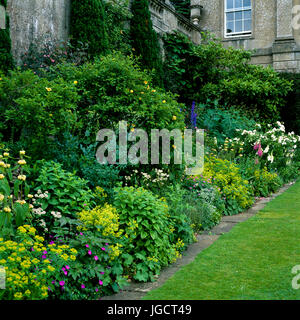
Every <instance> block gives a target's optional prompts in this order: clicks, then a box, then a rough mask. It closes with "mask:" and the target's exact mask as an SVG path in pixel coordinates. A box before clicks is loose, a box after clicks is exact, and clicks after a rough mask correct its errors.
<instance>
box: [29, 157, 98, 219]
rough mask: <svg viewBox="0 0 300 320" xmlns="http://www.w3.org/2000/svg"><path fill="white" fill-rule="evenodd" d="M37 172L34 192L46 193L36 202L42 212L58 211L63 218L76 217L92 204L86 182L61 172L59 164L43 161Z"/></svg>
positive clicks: (90, 192)
mask: <svg viewBox="0 0 300 320" xmlns="http://www.w3.org/2000/svg"><path fill="white" fill-rule="evenodd" d="M37 170H38V171H39V175H38V178H37V179H36V181H35V190H36V191H37V192H38V191H39V190H40V191H41V192H42V193H44V192H47V193H48V196H47V197H42V198H39V199H38V200H37V202H38V204H39V205H40V207H41V208H42V209H43V210H47V211H48V212H51V211H54V212H57V211H59V212H60V213H61V214H62V216H64V217H76V213H77V212H80V211H81V210H82V209H83V208H89V207H90V206H91V205H93V204H94V194H93V192H92V191H91V190H90V189H89V188H88V187H87V181H85V180H83V179H81V178H79V177H77V176H76V175H75V174H74V173H71V172H67V171H65V170H63V169H62V166H61V164H59V163H56V162H54V161H48V162H45V161H44V162H43V163H42V165H41V166H40V167H39V168H37Z"/></svg>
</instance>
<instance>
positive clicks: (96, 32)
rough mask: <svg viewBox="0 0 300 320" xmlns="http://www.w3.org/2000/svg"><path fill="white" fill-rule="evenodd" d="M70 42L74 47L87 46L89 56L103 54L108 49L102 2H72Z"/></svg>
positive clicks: (96, 0)
mask: <svg viewBox="0 0 300 320" xmlns="http://www.w3.org/2000/svg"><path fill="white" fill-rule="evenodd" d="M70 33H71V40H72V43H73V45H74V46H78V45H80V44H82V43H87V44H88V45H89V47H88V52H89V54H90V55H91V56H97V55H99V54H102V53H105V52H106V51H107V48H108V35H107V29H106V26H105V11H104V4H103V1H102V0H86V1H81V0H72V5H71V22H70Z"/></svg>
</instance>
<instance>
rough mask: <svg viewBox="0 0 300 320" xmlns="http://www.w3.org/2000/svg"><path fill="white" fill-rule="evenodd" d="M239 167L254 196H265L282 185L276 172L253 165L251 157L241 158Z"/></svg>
mask: <svg viewBox="0 0 300 320" xmlns="http://www.w3.org/2000/svg"><path fill="white" fill-rule="evenodd" d="M239 167H240V168H241V172H242V175H243V177H244V178H245V179H246V180H247V181H249V184H250V186H251V187H252V190H253V191H252V192H253V195H254V196H255V197H267V196H268V195H270V194H271V193H273V192H276V191H277V190H278V189H279V188H280V187H281V185H282V180H281V178H280V177H279V176H278V175H277V174H276V173H272V172H269V171H268V169H267V168H266V167H262V168H260V166H259V165H254V164H253V161H252V159H249V158H245V159H243V161H241V163H239Z"/></svg>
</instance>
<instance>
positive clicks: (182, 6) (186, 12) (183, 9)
mask: <svg viewBox="0 0 300 320" xmlns="http://www.w3.org/2000/svg"><path fill="white" fill-rule="evenodd" d="M171 3H172V4H173V6H174V7H175V9H176V11H177V12H178V13H180V14H182V15H183V16H184V17H185V18H187V19H189V18H190V12H191V10H190V4H191V1H190V0H171Z"/></svg>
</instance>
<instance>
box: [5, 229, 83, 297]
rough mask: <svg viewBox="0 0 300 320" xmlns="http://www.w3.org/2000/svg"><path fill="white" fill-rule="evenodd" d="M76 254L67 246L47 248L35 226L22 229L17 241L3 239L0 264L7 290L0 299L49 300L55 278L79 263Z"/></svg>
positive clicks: (18, 232)
mask: <svg viewBox="0 0 300 320" xmlns="http://www.w3.org/2000/svg"><path fill="white" fill-rule="evenodd" d="M76 254H77V252H76V250H74V249H73V248H70V247H69V246H67V245H55V244H48V245H47V244H45V241H44V238H43V237H41V236H39V235H38V234H36V229H35V228H33V227H32V226H30V225H23V226H20V227H19V228H18V230H17V234H16V237H15V239H14V241H4V240H3V239H2V238H0V255H1V259H0V264H1V265H2V266H4V267H5V270H6V289H5V290H1V291H0V299H1V300H24V299H27V300H42V299H46V298H47V297H48V296H49V291H52V290H53V289H54V286H53V282H52V281H53V278H56V277H57V275H58V274H59V273H60V271H61V269H62V267H63V266H64V265H66V264H69V263H70V262H73V261H75V260H76Z"/></svg>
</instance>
